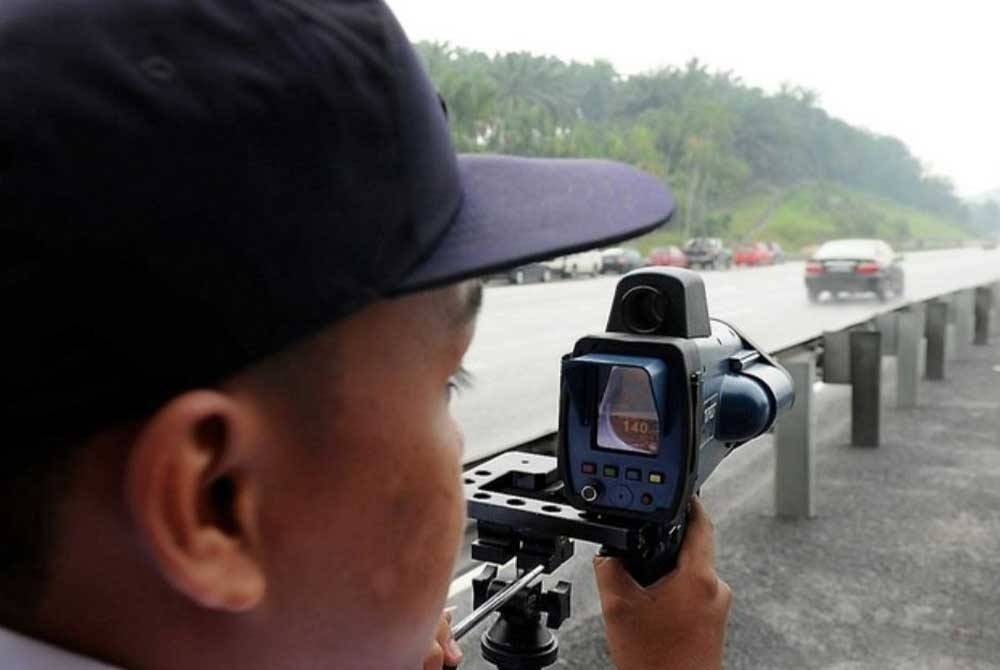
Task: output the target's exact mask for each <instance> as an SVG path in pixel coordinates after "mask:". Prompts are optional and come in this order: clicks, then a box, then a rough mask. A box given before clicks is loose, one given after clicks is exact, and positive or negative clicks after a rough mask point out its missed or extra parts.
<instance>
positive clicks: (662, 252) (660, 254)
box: [649, 246, 688, 268]
mask: <svg viewBox="0 0 1000 670" xmlns="http://www.w3.org/2000/svg"><path fill="white" fill-rule="evenodd" d="M649 264H650V265H669V266H672V267H675V268H686V267H687V266H688V257H687V255H686V254H685V253H684V252H683V251H681V249H680V247H674V246H670V247H657V248H656V249H653V250H652V251H651V252H649Z"/></svg>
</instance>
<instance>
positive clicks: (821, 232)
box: [637, 182, 969, 252]
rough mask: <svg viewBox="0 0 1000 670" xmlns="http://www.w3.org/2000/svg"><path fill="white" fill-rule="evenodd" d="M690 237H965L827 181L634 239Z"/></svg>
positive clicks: (898, 241)
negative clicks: (691, 224) (687, 227)
mask: <svg viewBox="0 0 1000 670" xmlns="http://www.w3.org/2000/svg"><path fill="white" fill-rule="evenodd" d="M688 235H691V236H694V235H711V236H717V237H723V238H725V239H727V240H729V241H730V242H732V243H737V242H742V241H752V240H775V241H777V242H779V243H780V244H781V245H782V246H784V247H785V249H786V250H788V251H789V252H795V251H798V250H801V249H803V248H805V247H809V246H812V245H816V244H819V243H821V242H824V241H826V240H829V239H833V238H837V237H878V238H882V239H885V240H887V241H889V242H890V243H891V244H893V245H894V246H897V247H912V246H919V245H926V246H938V245H941V244H947V243H949V242H954V241H956V240H962V239H966V238H967V237H969V233H968V231H967V230H966V229H964V228H963V226H961V225H960V224H958V223H956V222H954V221H949V220H948V219H946V218H944V217H942V216H938V215H935V214H931V213H928V212H925V211H921V210H917V209H914V208H910V207H906V206H904V205H901V204H899V203H898V202H895V201H892V200H889V199H887V198H882V197H878V196H874V195H871V194H868V193H863V192H861V191H857V190H853V189H850V188H848V187H845V186H841V185H839V184H831V183H829V182H811V183H806V184H799V185H797V186H793V187H789V188H785V189H778V188H767V189H759V190H757V191H755V192H753V193H752V194H751V195H749V196H747V197H745V198H742V199H740V200H738V201H737V202H735V203H734V204H733V205H732V206H730V207H725V208H720V209H718V210H715V211H713V212H712V213H711V214H710V215H709V216H707V217H706V218H705V223H704V224H703V225H702V226H698V227H693V228H692V229H690V230H687V231H686V230H685V229H684V227H683V226H682V225H677V226H674V225H671V226H668V227H667V228H666V229H664V230H662V231H657V232H655V233H653V234H651V235H647V236H645V237H644V238H642V239H640V240H637V246H639V247H640V248H641V249H642V250H643V251H648V249H650V248H652V247H654V246H657V245H662V244H679V243H681V242H683V240H684V238H685V237H687V236H688Z"/></svg>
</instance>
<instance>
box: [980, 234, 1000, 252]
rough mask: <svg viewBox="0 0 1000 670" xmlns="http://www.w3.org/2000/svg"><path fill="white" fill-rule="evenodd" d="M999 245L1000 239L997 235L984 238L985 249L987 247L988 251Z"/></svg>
mask: <svg viewBox="0 0 1000 670" xmlns="http://www.w3.org/2000/svg"><path fill="white" fill-rule="evenodd" d="M998 246H1000V240H998V239H997V238H995V237H987V238H986V239H985V240H983V249H985V250H986V251H993V250H994V249H996V248H997V247H998Z"/></svg>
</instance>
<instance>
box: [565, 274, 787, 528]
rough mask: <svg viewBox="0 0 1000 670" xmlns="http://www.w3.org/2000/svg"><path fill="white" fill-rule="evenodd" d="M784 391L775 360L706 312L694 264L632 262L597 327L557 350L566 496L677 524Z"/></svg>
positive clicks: (771, 417) (597, 509)
mask: <svg viewBox="0 0 1000 670" xmlns="http://www.w3.org/2000/svg"><path fill="white" fill-rule="evenodd" d="M793 399H794V393H793V389H792V381H791V378H790V377H789V375H788V373H787V372H786V371H785V370H784V368H782V367H781V366H780V365H779V364H778V363H776V362H775V361H774V360H773V359H772V358H771V357H770V356H768V355H767V353H765V352H764V351H762V350H761V349H760V348H758V347H756V346H755V345H753V344H752V343H751V342H750V340H748V339H747V338H746V337H745V336H743V335H741V334H740V333H739V332H738V331H737V330H736V329H735V328H734V327H733V326H731V325H729V324H726V323H724V322H722V321H719V320H717V319H710V318H709V316H708V308H707V304H706V300H705V289H704V284H703V283H702V281H701V278H700V276H699V275H697V274H695V273H693V272H688V271H682V270H668V269H653V268H650V269H644V270H640V271H636V272H633V273H631V274H629V275H626V276H625V277H624V278H622V280H621V281H620V282H619V284H618V287H617V289H616V291H615V297H614V300H613V302H612V306H611V314H610V316H609V318H608V326H607V332H606V333H603V334H601V335H592V336H588V337H584V338H582V339H581V340H579V341H578V342H577V343H576V346H575V347H574V348H573V352H572V353H571V354H569V355H567V356H566V357H565V358H564V359H563V361H562V399H561V403H560V418H559V435H558V459H559V472H560V476H561V478H562V481H563V483H564V484H565V488H564V492H565V495H566V497H567V499H568V500H569V501H570V502H571V503H572V504H573V505H574V506H575V507H577V508H579V509H581V510H586V511H588V512H592V513H594V514H597V515H603V516H613V517H614V516H620V517H627V518H633V519H638V520H643V521H648V522H651V523H658V524H674V523H677V524H680V523H682V522H683V516H684V511H685V509H686V506H687V502H688V500H689V499H690V497H691V494H692V493H694V492H695V491H697V489H698V488H699V487H700V486H701V485H702V484H703V483H704V482H705V481H706V480H707V479H708V477H709V476H710V475H711V474H712V472H713V471H714V470H715V468H716V467H717V466H718V465H719V463H720V462H721V461H722V460H723V459H724V458H725V457H726V456H727V455H728V454H729V453H731V452H732V451H733V449H735V448H737V447H739V446H740V445H742V444H744V443H745V442H747V441H749V440H752V439H753V438H755V437H758V436H759V435H761V434H763V433H765V432H766V431H767V430H768V429H770V428H771V426H773V425H774V422H775V421H776V420H777V418H778V416H779V415H780V414H781V413H782V412H783V411H784V410H785V409H787V408H788V407H790V406H791V404H792V402H793Z"/></svg>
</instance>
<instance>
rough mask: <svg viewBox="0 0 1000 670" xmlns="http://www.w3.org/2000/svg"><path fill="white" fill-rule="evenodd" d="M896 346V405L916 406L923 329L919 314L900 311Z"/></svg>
mask: <svg viewBox="0 0 1000 670" xmlns="http://www.w3.org/2000/svg"><path fill="white" fill-rule="evenodd" d="M897 318H898V322H897V325H898V329H897V335H898V340H897V347H896V406H897V407H899V408H900V409H911V408H913V407H916V406H917V402H918V398H919V392H920V350H921V344H923V337H924V331H923V328H922V327H921V320H920V317H919V315H917V314H916V313H914V312H912V311H905V312H900V313H899V316H898V317H897Z"/></svg>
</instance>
